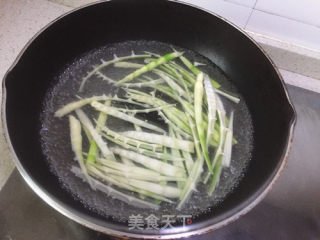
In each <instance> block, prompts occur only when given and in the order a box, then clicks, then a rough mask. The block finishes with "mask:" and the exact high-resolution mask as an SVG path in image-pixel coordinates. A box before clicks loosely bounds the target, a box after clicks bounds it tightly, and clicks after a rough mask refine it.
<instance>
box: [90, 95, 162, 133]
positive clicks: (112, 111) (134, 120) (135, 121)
mask: <svg viewBox="0 0 320 240" xmlns="http://www.w3.org/2000/svg"><path fill="white" fill-rule="evenodd" d="M91 106H92V107H94V108H95V109H97V110H98V111H100V112H104V113H106V114H108V115H111V116H113V117H116V118H120V119H122V120H125V121H127V122H131V123H133V124H137V125H138V126H141V127H144V128H148V129H150V130H153V131H156V132H161V133H165V131H164V130H163V129H162V128H159V127H157V126H155V125H152V124H150V123H147V122H145V121H142V120H140V119H138V118H135V117H132V116H130V115H127V114H125V113H122V112H120V111H117V110H115V109H113V108H112V107H107V106H105V105H103V104H101V103H99V102H96V101H94V102H92V103H91Z"/></svg>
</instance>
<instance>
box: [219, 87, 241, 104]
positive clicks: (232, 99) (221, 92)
mask: <svg viewBox="0 0 320 240" xmlns="http://www.w3.org/2000/svg"><path fill="white" fill-rule="evenodd" d="M216 92H217V93H218V94H219V95H221V96H224V97H225V98H227V99H229V100H230V101H232V102H234V103H239V102H240V98H237V97H235V96H232V95H230V94H227V93H225V92H223V91H221V90H220V89H216Z"/></svg>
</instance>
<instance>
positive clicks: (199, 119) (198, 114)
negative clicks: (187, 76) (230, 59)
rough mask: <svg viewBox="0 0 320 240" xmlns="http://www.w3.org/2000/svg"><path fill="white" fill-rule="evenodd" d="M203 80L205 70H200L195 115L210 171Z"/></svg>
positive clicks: (195, 92) (196, 85)
mask: <svg viewBox="0 0 320 240" xmlns="http://www.w3.org/2000/svg"><path fill="white" fill-rule="evenodd" d="M203 80H204V74H203V72H200V73H199V74H198V75H197V81H196V83H195V85H194V113H195V114H194V116H195V121H196V128H197V132H198V136H199V140H200V145H201V148H202V152H203V155H204V157H205V159H206V163H207V165H208V169H209V171H212V166H211V161H210V158H209V153H208V149H207V147H206V136H205V129H204V121H203V117H202V115H203V106H202V102H203V92H204V89H203Z"/></svg>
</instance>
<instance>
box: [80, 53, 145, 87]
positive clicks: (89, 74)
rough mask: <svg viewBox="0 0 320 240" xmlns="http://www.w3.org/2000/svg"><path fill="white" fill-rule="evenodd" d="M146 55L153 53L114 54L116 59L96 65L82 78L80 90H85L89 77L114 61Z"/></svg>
mask: <svg viewBox="0 0 320 240" xmlns="http://www.w3.org/2000/svg"><path fill="white" fill-rule="evenodd" d="M146 57H151V55H135V54H134V53H133V52H132V54H131V56H125V57H117V56H116V55H114V59H112V60H110V61H103V60H101V61H102V64H100V65H99V66H97V67H95V68H94V69H93V70H92V71H91V72H89V73H88V74H87V76H85V77H84V78H83V79H82V82H81V84H80V88H79V92H82V91H83V87H84V85H85V83H86V82H87V81H88V79H89V78H90V77H92V76H93V75H94V74H96V73H97V72H98V71H100V70H101V69H102V68H105V67H107V66H109V65H111V64H113V63H116V62H120V61H125V60H129V59H135V58H146Z"/></svg>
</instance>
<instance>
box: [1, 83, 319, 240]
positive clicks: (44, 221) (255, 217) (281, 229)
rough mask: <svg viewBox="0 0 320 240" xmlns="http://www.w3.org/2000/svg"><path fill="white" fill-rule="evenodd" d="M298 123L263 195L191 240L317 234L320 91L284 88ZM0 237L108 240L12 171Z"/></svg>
mask: <svg viewBox="0 0 320 240" xmlns="http://www.w3.org/2000/svg"><path fill="white" fill-rule="evenodd" d="M288 89H289V93H290V95H291V97H292V100H293V103H294V105H295V108H296V111H297V114H298V121H297V126H296V130H295V136H294V140H293V145H292V150H291V154H290V157H289V161H288V165H287V167H286V169H285V171H284V172H283V174H282V176H281V177H280V179H279V181H278V182H277V184H276V185H275V187H274V188H273V190H272V191H271V192H270V193H269V194H268V195H267V197H266V198H265V199H264V200H263V201H262V202H261V203H260V204H259V205H258V206H256V207H255V208H254V209H253V210H251V211H250V212H249V213H248V214H246V215H245V216H243V217H241V218H240V219H239V220H237V221H236V222H234V223H231V224H229V225H228V226H226V227H224V228H222V229H219V230H217V231H215V232H213V233H209V234H206V235H203V236H199V237H194V238H189V239H191V240H196V239H199V240H209V239H210V240H212V239H214V240H230V239H232V240H269V239H275V240H276V239H281V240H283V239H285V240H286V239H288V240H302V239H308V240H316V239H317V240H318V239H319V238H320V94H319V93H314V92H310V91H308V90H304V89H301V88H297V87H293V86H288ZM0 239H3V240H43V239H46V240H51V239H52V240H58V239H59V240H84V239H86V240H88V239H90V240H102V239H103V240H108V239H112V238H110V237H108V236H106V235H103V234H101V233H97V232H95V231H92V230H90V229H88V228H86V227H83V226H81V225H79V224H78V223H76V222H74V221H72V220H69V219H68V218H66V217H64V216H63V215H61V214H60V213H58V212H56V211H55V210H54V209H53V208H51V207H50V206H48V205H47V204H46V203H45V202H44V201H42V200H41V199H40V198H39V197H38V196H37V195H36V194H35V193H33V191H32V190H31V189H30V188H29V187H28V186H27V184H26V183H25V182H24V181H23V179H22V177H21V176H20V175H19V173H18V172H17V170H15V171H14V172H13V174H12V175H11V176H10V178H9V180H8V182H7V183H6V185H5V186H4V188H3V189H2V191H1V192H0Z"/></svg>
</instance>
